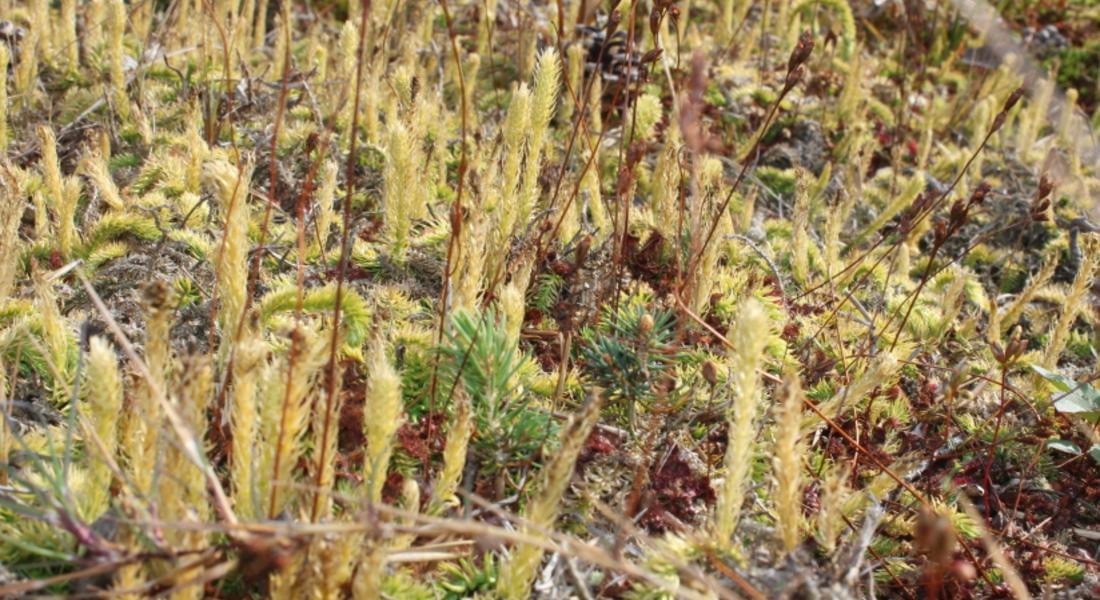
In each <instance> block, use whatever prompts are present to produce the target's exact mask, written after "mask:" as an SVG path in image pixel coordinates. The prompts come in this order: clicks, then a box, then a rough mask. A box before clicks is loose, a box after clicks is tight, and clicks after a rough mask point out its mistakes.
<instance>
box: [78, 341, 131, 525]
mask: <svg viewBox="0 0 1100 600" xmlns="http://www.w3.org/2000/svg"><path fill="white" fill-rule="evenodd" d="M85 412H86V413H87V414H86V417H85V421H84V427H85V430H86V432H87V433H86V435H87V439H88V440H89V444H88V447H87V448H86V449H85V453H86V454H87V457H86V462H87V467H88V478H89V480H90V481H92V482H93V485H92V486H91V487H90V488H89V490H88V494H89V496H88V498H87V499H86V500H85V503H86V504H85V506H87V512H86V514H85V518H86V519H88V520H89V521H95V520H96V519H97V518H99V516H100V515H102V514H103V513H104V511H106V510H107V507H108V505H109V502H110V488H111V481H112V479H113V478H114V472H113V469H114V468H115V466H116V465H117V464H118V463H117V455H116V449H117V448H118V415H120V414H122V376H121V374H120V373H119V369H118V359H117V358H115V353H114V350H112V349H111V346H110V345H109V344H108V343H107V341H106V340H104V339H103V338H102V337H99V336H96V337H93V338H92V339H91V341H90V342H89V346H88V396H87V400H86V402H85Z"/></svg>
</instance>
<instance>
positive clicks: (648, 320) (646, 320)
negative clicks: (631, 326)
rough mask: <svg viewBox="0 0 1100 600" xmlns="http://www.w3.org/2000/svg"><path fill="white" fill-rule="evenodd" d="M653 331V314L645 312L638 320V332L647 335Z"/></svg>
mask: <svg viewBox="0 0 1100 600" xmlns="http://www.w3.org/2000/svg"><path fill="white" fill-rule="evenodd" d="M650 331H653V315H651V314H649V313H645V314H644V315H642V318H641V319H639V320H638V333H640V334H642V335H645V334H647V333H649V332H650Z"/></svg>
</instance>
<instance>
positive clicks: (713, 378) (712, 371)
mask: <svg viewBox="0 0 1100 600" xmlns="http://www.w3.org/2000/svg"><path fill="white" fill-rule="evenodd" d="M702 372H703V379H705V380H706V382H707V384H709V385H710V387H714V386H716V385H718V367H716V366H715V365H714V361H713V360H707V361H704V362H703V368H702Z"/></svg>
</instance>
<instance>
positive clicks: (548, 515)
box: [497, 390, 602, 600]
mask: <svg viewBox="0 0 1100 600" xmlns="http://www.w3.org/2000/svg"><path fill="white" fill-rule="evenodd" d="M601 398H602V392H601V391H600V390H595V391H593V392H592V395H591V396H590V397H589V400H588V402H587V403H586V405H585V407H584V408H583V409H582V410H581V411H580V413H578V414H577V415H576V416H575V417H573V419H571V421H570V422H569V423H568V424H567V425H566V426H565V427H563V428H562V430H561V437H560V446H559V448H558V451H557V453H555V454H554V458H553V459H552V460H551V461H550V462H549V463H548V464H547V465H546V467H545V468H544V469H543V471H542V473H541V474H540V481H539V485H538V489H537V491H536V492H535V495H534V497H533V499H532V500H531V502H530V503H529V504H528V505H527V507H526V509H525V510H524V512H523V517H524V521H525V522H527V523H530V526H529V527H526V528H525V532H526V533H527V534H528V535H535V536H539V537H541V536H542V535H543V534H541V533H540V532H541V530H545V529H551V528H553V525H554V521H556V520H557V518H558V515H559V514H560V512H561V501H562V497H563V496H564V495H565V490H566V487H567V486H568V485H569V481H570V479H571V478H572V476H573V468H574V465H575V464H576V462H577V456H578V455H579V454H580V451H581V448H582V447H583V446H584V442H585V440H587V439H588V434H589V433H591V431H592V428H593V427H594V426H595V425H596V420H597V419H598V418H599V414H600V405H601ZM542 553H543V550H542V549H541V548H538V547H535V546H533V545H530V544H525V545H522V546H520V547H519V548H517V549H515V550H514V551H513V554H512V556H511V557H510V558H509V559H508V560H507V561H506V562H505V563H504V564H503V565H502V566H501V570H500V579H499V581H498V583H497V593H498V594H500V596H501V597H503V598H509V599H515V600H518V599H520V598H527V597H528V595H529V594H530V588H531V583H532V582H533V581H534V579H535V574H536V571H537V569H538V564H539V560H540V559H541V558H542Z"/></svg>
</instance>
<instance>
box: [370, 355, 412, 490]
mask: <svg viewBox="0 0 1100 600" xmlns="http://www.w3.org/2000/svg"><path fill="white" fill-rule="evenodd" d="M368 360H369V361H370V362H369V376H370V380H369V382H368V386H369V387H368V389H367V399H366V403H365V406H366V408H365V410H366V411H367V414H369V415H370V417H369V418H367V419H366V420H365V421H364V433H365V434H366V437H367V452H366V455H365V456H364V459H363V460H364V463H363V468H364V471H365V472H364V476H363V480H364V482H365V483H366V497H365V499H366V500H367V502H373V503H378V502H381V501H382V486H384V485H385V483H386V473H387V471H388V469H389V464H390V455H392V454H393V448H394V435H395V434H396V433H397V429H398V428H399V427H400V426H401V420H402V417H401V412H402V403H401V377H400V376H399V375H398V374H397V372H396V371H395V370H394V368H393V366H392V365H391V364H390V361H389V359H388V358H387V357H386V349H385V347H384V346H383V345H382V343H381V341H376V342H375V344H374V346H373V347H372V348H371V350H370V357H369V358H368Z"/></svg>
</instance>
